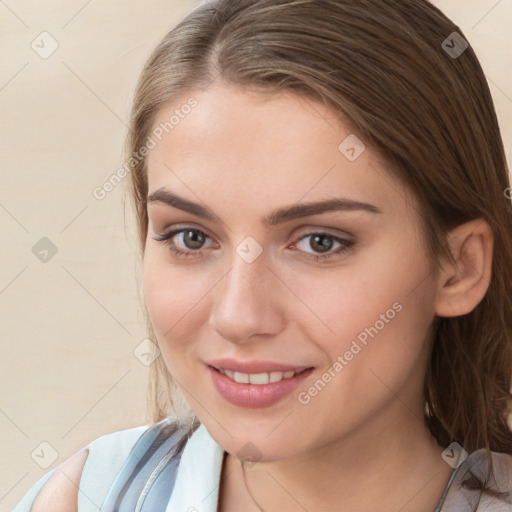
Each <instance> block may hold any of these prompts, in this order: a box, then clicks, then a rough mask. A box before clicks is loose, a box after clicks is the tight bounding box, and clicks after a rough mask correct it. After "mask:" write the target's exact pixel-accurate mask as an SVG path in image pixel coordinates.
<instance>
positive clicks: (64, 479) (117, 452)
mask: <svg viewBox="0 0 512 512" xmlns="http://www.w3.org/2000/svg"><path fill="white" fill-rule="evenodd" d="M149 428H150V427H149V425H143V426H140V427H134V428H129V429H124V430H120V431H116V432H111V433H109V434H105V435H103V436H101V437H98V438H97V439H95V440H93V441H92V442H91V443H89V444H88V445H87V446H85V447H83V448H82V449H80V450H79V451H78V452H76V453H75V454H73V455H72V456H71V457H69V458H68V459H66V460H65V461H64V462H62V463H61V464H60V465H58V466H57V467H56V468H54V469H53V470H50V471H48V472H47V473H46V474H45V475H43V476H42V477H41V478H40V479H39V480H38V481H37V482H36V483H35V484H34V485H33V486H32V487H31V488H30V489H29V491H28V492H27V493H26V494H25V496H24V497H23V498H22V500H21V501H20V502H19V503H18V505H17V506H16V508H15V509H14V512H25V511H26V512H28V511H30V510H31V508H32V507H37V508H34V510H38V511H41V512H44V511H45V510H48V511H50V510H51V511H52V512H59V511H60V510H63V511H64V510H70V508H71V509H72V510H76V507H77V503H80V501H82V500H83V499H85V498H84V496H87V500H89V499H90V500H92V501H93V502H94V503H96V502H97V501H100V502H101V498H102V495H103V494H105V493H106V492H107V490H108V487H109V485H110V484H111V483H112V481H113V479H114V478H115V475H116V473H117V472H118V471H119V470H120V468H121V466H122V465H123V463H124V461H125V460H126V458H127V457H128V455H129V453H130V451H131V449H132V448H133V446H134V445H135V444H136V442H137V440H138V439H139V438H140V437H141V436H142V435H143V434H144V432H146V431H147V430H148V429H149ZM89 505H90V501H89ZM73 507H74V508H73ZM79 509H80V507H79Z"/></svg>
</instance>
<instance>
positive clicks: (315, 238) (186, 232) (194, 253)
mask: <svg viewBox="0 0 512 512" xmlns="http://www.w3.org/2000/svg"><path fill="white" fill-rule="evenodd" d="M307 238H310V239H311V240H310V241H309V243H305V242H304V241H305V240H306V239H307ZM208 239H210V237H209V236H208V235H207V234H206V233H204V232H203V231H201V230H199V229H197V228H193V227H191V226H189V227H186V228H181V229H174V230H171V231H169V232H168V233H162V234H160V235H159V236H158V237H157V238H154V240H156V241H157V242H166V245H167V247H168V248H169V251H171V253H173V254H174V255H176V256H178V257H180V258H189V257H203V255H204V243H205V242H206V240H208ZM301 244H302V247H300V245H301ZM336 244H337V245H338V248H337V250H335V251H333V250H332V249H333V247H334V246H335V245H336ZM213 245H215V244H213ZM356 245H357V244H356V242H354V241H351V240H346V239H344V238H340V237H337V236H334V235H332V234H330V233H327V232H323V231H314V232H310V233H307V234H305V235H303V236H302V237H301V238H300V239H299V240H298V241H297V242H295V243H294V244H293V245H292V248H295V247H298V248H299V250H300V252H301V253H303V254H304V255H303V256H301V257H302V258H304V259H308V260H314V261H326V260H330V259H332V258H339V257H342V256H343V255H344V254H346V253H348V252H350V251H351V250H353V249H354V248H355V247H356ZM180 247H184V248H183V249H182V248H180ZM308 249H312V250H313V253H308Z"/></svg>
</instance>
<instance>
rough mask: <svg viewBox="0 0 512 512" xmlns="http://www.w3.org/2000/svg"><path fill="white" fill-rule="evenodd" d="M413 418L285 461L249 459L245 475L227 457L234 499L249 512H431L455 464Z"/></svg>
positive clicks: (376, 426) (362, 430) (236, 462)
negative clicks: (333, 511)
mask: <svg viewBox="0 0 512 512" xmlns="http://www.w3.org/2000/svg"><path fill="white" fill-rule="evenodd" d="M400 406H401V407H404V405H403V404H400ZM409 416H410V420H411V421H410V422H409V423H406V422H402V423H399V422H397V423H395V424H393V425H389V424H388V425H385V424H383V423H382V422H376V423H374V424H373V427H372V428H363V427H361V428H360V429H358V430H357V432H352V433H351V434H349V435H347V436H345V437H343V438H339V439H336V440H334V441H332V442H330V443H327V444H325V445H323V446H321V447H319V448H317V449H313V450H309V451H308V452H304V453H301V454H298V455H296V456H294V457H292V458H289V459H286V460H278V461H271V462H259V463H257V464H254V465H246V466H245V475H244V473H243V472H242V465H241V462H240V461H239V460H238V459H236V458H234V457H232V456H231V455H228V456H227V460H226V468H227V469H228V471H227V473H226V475H227V480H228V482H227V487H228V489H227V493H228V498H229V494H230V495H231V497H232V498H233V497H234V496H235V494H236V496H237V500H236V502H238V503H239V504H240V503H241V501H242V502H244V505H246V507H245V508H244V510H247V511H248V512H249V511H250V512H252V511H254V512H257V511H259V510H263V511H264V512H273V511H277V510H287V511H290V512H292V511H293V512H294V511H295V510H297V511H303V510H340V509H343V510H357V511H358V512H365V511H368V512H369V511H374V510H379V511H380V512H396V511H397V510H400V511H401V512H412V511H414V512H432V511H433V510H434V508H435V506H436V505H437V503H438V501H439V499H440V498H441V495H442V493H443V490H444V488H445V486H446V484H447V482H448V479H449V477H450V475H451V472H452V468H451V467H450V466H449V465H448V464H446V463H445V462H444V460H443V459H442V458H441V453H442V451H443V449H442V448H441V447H440V446H439V445H438V444H437V443H436V442H435V440H433V439H432V437H431V435H430V432H429V430H428V428H427V427H426V426H425V425H424V423H423V422H422V421H420V420H419V419H418V417H415V415H414V414H413V413H412V412H411V413H410V414H409ZM379 423H380V424H379ZM244 476H245V478H244ZM229 487H231V491H230V490H229ZM235 488H236V489H238V491H235ZM228 501H229V500H228ZM221 510H224V508H223V509H221ZM226 510H230V508H229V507H228V508H226Z"/></svg>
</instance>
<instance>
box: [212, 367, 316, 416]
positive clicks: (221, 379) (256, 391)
mask: <svg viewBox="0 0 512 512" xmlns="http://www.w3.org/2000/svg"><path fill="white" fill-rule="evenodd" d="M207 368H208V371H209V372H210V375H211V378H212V380H213V385H214V386H215V388H216V389H217V391H218V392H219V393H220V395H221V396H222V397H223V398H224V399H225V400H227V401H228V402H229V403H231V404H233V405H237V406H239V407H246V408H249V409H258V408H262V407H270V406H271V405H274V404H276V403H277V402H279V400H281V399H282V398H284V397H285V396H286V395H288V394H290V393H291V392H292V391H293V390H294V389H296V388H297V387H298V386H299V385H300V384H302V382H303V381H304V380H305V379H306V378H307V377H309V375H311V372H312V371H313V368H309V369H308V370H305V371H303V372H301V373H299V374H297V375H295V376H294V377H290V378H289V379H283V380H280V381H279V382H271V383H269V384H240V383H238V382H235V381H234V380H231V379H230V378H228V377H226V376H225V375H222V373H220V372H219V371H217V370H214V369H213V368H212V367H211V366H208V367H207Z"/></svg>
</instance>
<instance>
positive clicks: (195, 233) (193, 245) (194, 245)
mask: <svg viewBox="0 0 512 512" xmlns="http://www.w3.org/2000/svg"><path fill="white" fill-rule="evenodd" d="M177 235H180V236H177ZM174 238H176V240H179V243H180V245H181V246H185V250H182V249H180V248H179V247H178V246H177V245H176V242H175V241H174V240H173V239H174ZM207 238H210V237H209V236H208V235H207V234H206V233H204V232H203V231H201V230H199V229H195V228H192V227H188V228H184V229H183V228H182V229H175V230H173V231H170V232H169V233H162V234H161V235H160V236H158V237H157V238H154V239H153V240H156V241H157V242H167V247H168V248H169V250H170V251H171V252H172V253H173V254H175V255H176V256H179V257H182V258H187V257H189V256H202V254H203V251H202V250H200V249H201V248H202V245H203V244H204V241H205V240H206V239H207Z"/></svg>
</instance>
